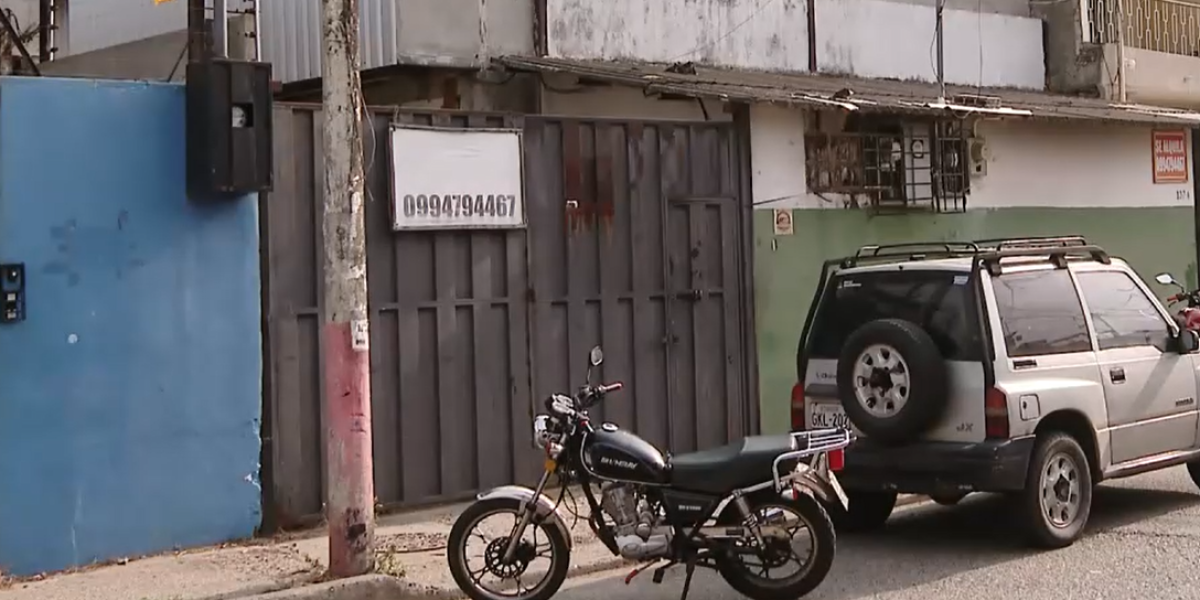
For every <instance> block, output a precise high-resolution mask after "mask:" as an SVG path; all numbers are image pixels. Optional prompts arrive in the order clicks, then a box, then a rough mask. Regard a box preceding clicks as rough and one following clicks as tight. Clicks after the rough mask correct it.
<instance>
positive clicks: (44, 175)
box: [0, 78, 262, 575]
mask: <svg viewBox="0 0 1200 600" xmlns="http://www.w3.org/2000/svg"><path fill="white" fill-rule="evenodd" d="M258 260H259V259H258V218H257V205H256V203H255V200H254V199H253V198H242V199H237V200H231V201H223V202H207V203H206V202H197V201H189V199H188V198H187V197H186V195H185V193H184V90H183V88H182V86H178V85H164V84H145V83H117V82H104V81H94V80H78V79H73V80H66V79H52V78H36V79H35V78H31V79H24V78H5V79H0V262H23V263H24V264H25V266H26V270H27V279H28V289H27V292H28V304H27V310H28V319H27V320H26V321H24V322H21V323H16V324H8V325H0V481H3V482H4V492H3V493H2V494H0V570H2V571H4V572H5V573H6V574H17V575H27V574H32V573H36V572H39V571H44V570H54V569H62V568H65V567H69V566H72V565H81V564H87V563H90V562H92V561H96V560H105V559H111V558H116V557H121V556H136V555H139V554H143V553H151V552H156V551H163V550H169V549H171V548H175V547H187V546H194V545H201V544H210V543H217V542H221V541H225V540H230V539H234V538H243V537H247V536H250V535H252V534H253V532H254V530H255V528H256V527H257V525H258V523H259V517H260V502H261V501H260V492H259V486H258V471H259V465H258V461H259V452H260V440H259V419H260V413H261V403H262V396H261V385H262V384H261V378H262V364H261V351H262V350H261V335H260V309H259V306H260V299H259V263H258Z"/></svg>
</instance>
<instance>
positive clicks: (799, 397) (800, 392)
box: [792, 383, 805, 431]
mask: <svg viewBox="0 0 1200 600" xmlns="http://www.w3.org/2000/svg"><path fill="white" fill-rule="evenodd" d="M804 421H805V419H804V384H803V383H797V384H796V385H793V386H792V431H802V430H803V429H804V426H805V422H804Z"/></svg>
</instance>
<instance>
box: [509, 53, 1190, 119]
mask: <svg viewBox="0 0 1200 600" xmlns="http://www.w3.org/2000/svg"><path fill="white" fill-rule="evenodd" d="M496 61H497V62H499V63H500V64H502V65H504V66H506V67H508V68H509V69H512V70H518V71H536V72H557V73H571V74H575V75H578V76H581V77H584V78H586V79H591V80H597V81H604V82H608V83H613V84H618V85H628V86H634V87H640V88H643V89H644V90H645V91H646V92H648V93H654V94H677V95H683V96H691V97H698V98H717V99H721V100H728V101H733V102H769V103H775V104H785V105H792V106H808V107H817V108H832V107H839V108H843V109H846V110H863V111H867V112H905V113H923V114H945V112H946V110H947V109H951V110H953V111H954V112H956V113H959V114H961V113H962V112H977V113H980V114H991V115H996V116H1008V117H1033V118H1052V119H1076V120H1089V121H1113V122H1127V123H1146V124H1172V125H1182V126H1189V127H1190V126H1200V113H1196V112H1191V111H1185V110H1177V109H1172V108H1162V107H1157V106H1144V105H1133V104H1113V103H1111V102H1108V101H1106V100H1100V99H1096V98H1080V97H1075V96H1062V95H1057V94H1048V93H1044V92H1032V91H1023V90H1012V89H997V88H978V87H964V86H947V87H946V96H947V98H948V100H947V102H949V103H950V104H949V105H947V104H938V88H937V86H936V85H934V84H930V83H924V82H917V81H895V80H888V79H863V78H859V77H838V76H833V75H806V74H793V73H764V72H758V71H746V70H732V69H721V68H714V67H706V66H703V65H686V67H685V68H684V69H676V70H682V71H684V73H678V72H670V71H668V70H667V69H668V68H670V67H671V65H665V64H655V63H638V62H607V61H586V60H573V59H563V58H543V57H529V56H505V57H501V58H499V59H496ZM846 90H849V91H850V92H852V93H850V94H846V93H845V91H846ZM963 94H965V95H976V96H989V97H993V98H996V99H998V100H999V107H995V106H992V107H990V108H984V109H981V108H978V107H976V106H964V105H961V104H955V103H954V101H953V99H954V98H955V97H957V96H959V95H963Z"/></svg>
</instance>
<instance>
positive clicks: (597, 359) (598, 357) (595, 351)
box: [588, 346, 604, 367]
mask: <svg viewBox="0 0 1200 600" xmlns="http://www.w3.org/2000/svg"><path fill="white" fill-rule="evenodd" d="M588 362H590V363H591V364H592V366H593V367H598V366H600V363H602V362H604V350H601V349H600V346H596V347H594V348H592V352H591V353H590V354H588Z"/></svg>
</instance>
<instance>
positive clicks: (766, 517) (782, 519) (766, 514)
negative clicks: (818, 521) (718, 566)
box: [735, 504, 817, 585]
mask: <svg viewBox="0 0 1200 600" xmlns="http://www.w3.org/2000/svg"><path fill="white" fill-rule="evenodd" d="M747 525H748V526H750V527H752V528H754V529H757V530H759V531H762V530H763V529H777V530H780V531H781V532H782V533H783V534H784V535H782V536H770V535H767V534H766V533H765V532H764V533H763V534H762V536H761V537H762V544H761V545H760V544H759V539H758V538H756V537H751V538H748V539H746V540H743V541H741V542H739V543H738V544H737V546H738V550H739V552H738V553H737V554H736V555H735V561H736V563H737V564H738V565H739V566H740V568H741V569H742V570H743V571H744V573H745V575H746V576H747V577H748V578H750V579H752V580H757V582H758V583H759V584H761V585H786V584H787V583H788V582H791V581H794V580H797V579H801V578H803V577H804V576H805V575H807V574H808V571H809V570H810V569H811V568H812V564H813V558H814V556H815V552H816V549H817V540H816V537H815V535H814V534H813V525H812V524H811V523H809V522H808V521H807V519H806V518H805V516H804V515H802V514H801V513H800V512H799V511H797V510H795V509H793V508H791V507H789V506H785V505H782V504H780V505H775V504H767V505H760V506H758V507H756V510H755V514H754V518H753V519H752V520H751V523H748V524H747Z"/></svg>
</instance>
